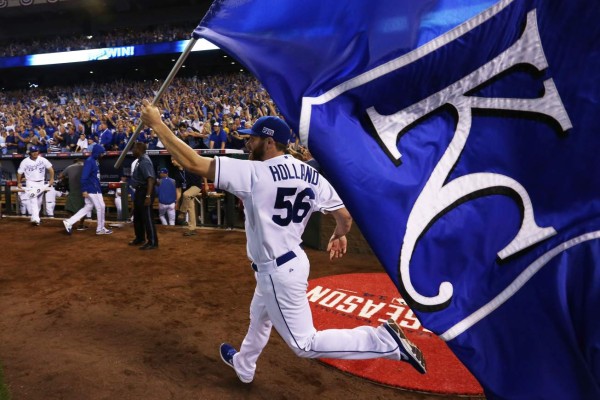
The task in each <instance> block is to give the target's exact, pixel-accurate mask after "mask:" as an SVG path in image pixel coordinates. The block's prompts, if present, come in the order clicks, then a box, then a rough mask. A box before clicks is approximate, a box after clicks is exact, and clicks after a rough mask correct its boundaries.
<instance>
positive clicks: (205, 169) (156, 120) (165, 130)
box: [141, 100, 215, 181]
mask: <svg viewBox="0 0 600 400" xmlns="http://www.w3.org/2000/svg"><path fill="white" fill-rule="evenodd" d="M141 117H142V122H144V124H145V125H146V126H148V127H150V128H152V129H153V130H154V132H156V134H157V135H158V137H159V138H160V141H161V142H162V143H163V144H164V145H165V147H166V149H167V150H168V151H169V153H170V154H171V156H172V157H173V158H175V160H177V161H178V162H179V164H181V166H182V167H183V168H184V169H186V170H188V171H190V172H192V173H195V174H198V175H202V176H204V177H206V178H208V179H210V180H212V181H214V179H215V163H214V160H213V159H212V158H207V157H202V156H200V155H198V154H197V153H196V152H195V151H194V150H193V149H192V148H191V147H189V146H188V145H187V144H186V143H185V142H184V141H182V140H181V139H179V138H178V137H177V136H175V134H174V133H173V132H172V131H171V129H169V127H168V126H167V125H165V124H164V122H163V121H162V119H161V117H160V111H159V110H158V108H157V107H154V106H152V105H151V104H150V102H149V101H148V100H144V101H143V102H142V115H141Z"/></svg>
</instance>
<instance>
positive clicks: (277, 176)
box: [269, 164, 319, 185]
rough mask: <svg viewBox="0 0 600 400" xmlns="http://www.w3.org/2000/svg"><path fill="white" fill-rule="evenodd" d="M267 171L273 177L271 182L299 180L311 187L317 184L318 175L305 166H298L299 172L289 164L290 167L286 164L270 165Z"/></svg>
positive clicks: (312, 169) (294, 166)
mask: <svg viewBox="0 0 600 400" xmlns="http://www.w3.org/2000/svg"><path fill="white" fill-rule="evenodd" d="M269 169H270V170H271V175H273V182H279V181H286V180H288V179H300V180H303V181H306V182H308V183H310V184H313V185H316V184H317V183H318V182H319V173H318V172H317V171H315V169H314V168H312V167H311V166H310V165H307V164H300V171H298V169H297V168H296V165H294V164H291V166H290V165H288V164H277V165H270V166H269Z"/></svg>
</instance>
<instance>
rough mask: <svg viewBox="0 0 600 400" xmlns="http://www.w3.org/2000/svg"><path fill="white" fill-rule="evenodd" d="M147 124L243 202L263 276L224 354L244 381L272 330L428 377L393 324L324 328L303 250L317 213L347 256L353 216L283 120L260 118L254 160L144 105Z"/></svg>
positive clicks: (296, 344)
mask: <svg viewBox="0 0 600 400" xmlns="http://www.w3.org/2000/svg"><path fill="white" fill-rule="evenodd" d="M141 118H142V121H143V123H144V124H146V125H147V126H148V127H150V128H152V129H153V130H154V132H156V133H157V134H158V137H159V138H160V140H161V142H162V143H163V144H164V145H165V146H166V148H167V150H168V151H169V153H170V154H171V155H172V157H173V158H175V159H176V160H177V162H179V163H180V164H181V165H182V166H183V167H184V168H185V169H186V170H189V171H191V172H193V173H196V174H199V175H202V176H203V177H205V178H208V179H210V180H212V181H214V182H215V187H217V188H219V189H222V190H226V191H228V192H230V193H232V194H234V195H236V196H237V197H239V198H240V199H241V200H242V202H243V203H244V212H245V214H246V222H245V230H246V240H247V242H248V244H247V251H248V258H249V259H250V260H251V262H252V264H251V265H252V269H253V270H254V272H255V277H256V282H257V285H256V289H255V292H254V297H253V299H252V302H251V304H250V326H249V328H248V333H247V334H246V337H245V338H244V340H243V342H242V345H241V348H240V351H237V350H236V349H235V348H234V347H233V346H231V345H229V344H227V343H223V344H221V346H220V355H221V358H222V359H223V361H224V362H225V363H226V364H227V365H228V366H230V367H232V368H233V369H234V370H235V372H236V374H237V376H238V378H239V379H240V381H242V382H244V383H250V382H252V380H253V379H254V373H255V371H256V361H257V360H258V357H259V355H260V353H261V352H262V350H263V348H264V347H265V346H266V344H267V342H268V340H269V336H270V334H271V329H272V327H275V329H276V330H277V332H278V333H279V334H280V335H281V337H282V338H283V340H284V341H285V342H286V343H287V344H288V346H289V347H290V348H291V349H292V351H294V353H295V354H296V355H298V356H300V357H309V358H339V359H368V358H388V359H392V360H398V361H405V362H408V363H410V364H411V365H412V366H413V367H414V368H415V369H416V370H417V371H419V372H420V373H425V372H426V367H425V360H424V358H423V354H422V352H421V350H419V349H418V348H417V347H416V346H415V345H414V344H413V343H412V342H410V341H409V340H408V339H407V337H406V336H405V334H404V332H403V331H402V329H401V328H400V327H399V326H398V325H397V324H396V322H395V321H394V320H392V319H390V320H388V321H386V322H385V323H383V324H382V325H380V326H378V327H372V326H360V327H357V328H354V329H328V330H323V331H317V330H316V329H315V327H314V324H313V321H312V314H311V311H310V305H309V303H308V299H307V297H306V288H307V287H308V275H309V271H310V265H309V261H308V258H307V256H306V253H305V252H304V250H303V249H302V248H301V247H300V244H301V242H302V239H301V237H302V233H303V232H304V228H305V227H306V224H307V221H308V220H309V218H310V215H311V214H312V213H313V212H314V211H320V212H323V213H331V214H332V215H333V217H334V219H335V221H336V227H335V230H334V232H333V235H332V236H331V238H330V239H329V243H328V246H327V250H328V251H329V252H330V259H333V258H339V257H342V256H343V255H344V254H345V253H346V246H347V240H346V234H347V233H348V231H349V230H350V227H351V225H352V218H351V216H350V214H349V213H348V211H347V210H346V208H345V206H344V204H343V203H342V201H341V200H340V198H339V196H338V195H337V193H336V191H335V190H334V188H333V187H332V186H331V184H330V183H329V182H328V181H327V180H326V179H325V178H323V176H321V175H320V174H319V173H318V172H317V171H316V170H314V169H313V168H312V167H310V166H308V165H307V164H306V163H304V162H302V161H299V160H296V159H295V158H294V157H292V156H290V155H287V154H286V149H287V145H288V143H289V141H290V137H291V130H290V128H289V126H288V125H287V124H286V123H285V122H284V121H283V120H282V119H279V118H276V117H270V116H269V117H261V118H259V119H258V120H257V121H256V123H255V124H254V126H252V128H251V129H246V130H240V133H243V134H248V135H250V137H249V139H248V143H247V148H248V150H249V151H250V159H249V160H238V159H233V158H228V157H215V158H213V159H211V158H206V157H202V156H200V155H198V154H196V152H195V151H194V150H193V149H191V148H190V147H189V146H188V145H186V144H185V142H183V141H182V140H180V139H179V138H177V137H176V136H175V135H174V134H173V132H171V130H170V129H169V128H168V127H167V126H166V125H165V124H164V123H163V122H162V120H161V117H160V112H159V110H158V108H156V107H154V106H151V105H150V103H149V102H148V101H147V100H144V101H143V106H142V115H141Z"/></svg>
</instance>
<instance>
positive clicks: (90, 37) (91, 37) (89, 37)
mask: <svg viewBox="0 0 600 400" xmlns="http://www.w3.org/2000/svg"><path fill="white" fill-rule="evenodd" d="M86 38H88V40H90V39H93V38H94V37H93V36H92V35H89V36H86Z"/></svg>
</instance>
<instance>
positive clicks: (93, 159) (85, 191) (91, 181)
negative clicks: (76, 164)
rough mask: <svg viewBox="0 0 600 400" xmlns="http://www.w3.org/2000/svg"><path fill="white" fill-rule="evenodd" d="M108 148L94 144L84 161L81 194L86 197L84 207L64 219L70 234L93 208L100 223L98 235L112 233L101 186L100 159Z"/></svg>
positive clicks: (97, 228)
mask: <svg viewBox="0 0 600 400" xmlns="http://www.w3.org/2000/svg"><path fill="white" fill-rule="evenodd" d="M105 152H106V150H104V148H103V147H102V146H94V148H93V149H92V153H91V154H90V156H89V157H88V158H87V159H86V160H85V162H84V163H83V170H82V171H81V194H82V195H83V197H84V199H85V204H84V206H83V208H82V209H81V210H79V211H77V212H76V213H75V214H74V215H73V216H72V217H71V218H69V219H66V220H64V221H63V224H64V226H65V230H66V231H67V233H68V234H69V235H70V234H71V233H72V232H73V224H74V223H76V222H77V221H79V220H80V219H81V218H82V217H83V216H85V215H87V213H88V212H90V211H92V208H95V209H96V216H97V219H98V225H97V227H96V235H110V234H111V233H112V231H111V230H110V229H106V228H105V227H104V213H105V210H106V206H105V205H104V199H103V198H102V186H100V167H99V162H98V160H99V159H100V158H101V157H102V156H103V155H104V153H105Z"/></svg>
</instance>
